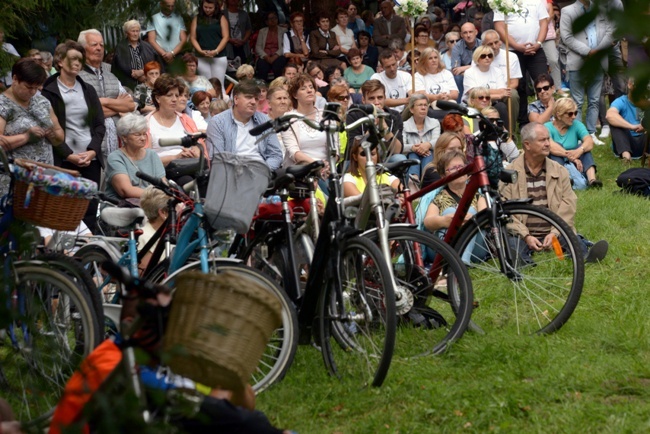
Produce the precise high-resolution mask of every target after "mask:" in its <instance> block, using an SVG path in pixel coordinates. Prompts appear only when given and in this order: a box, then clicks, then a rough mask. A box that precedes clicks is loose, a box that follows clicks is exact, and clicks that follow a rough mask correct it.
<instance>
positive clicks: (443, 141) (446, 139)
mask: <svg viewBox="0 0 650 434" xmlns="http://www.w3.org/2000/svg"><path fill="white" fill-rule="evenodd" d="M454 139H458V140H459V141H460V146H462V149H463V153H464V152H465V148H466V146H467V143H466V141H465V136H464V135H463V133H452V132H449V131H447V132H444V133H442V134H440V137H438V141H437V142H436V145H435V146H434V148H433V149H434V153H433V161H432V162H431V163H429V164H427V167H425V171H426V169H427V168H429V167H433V168H435V169H436V170H438V169H437V167H438V162H439V161H440V159H441V158H442V156H443V154H446V153H447V152H446V151H447V148H448V147H449V144H450V143H451V142H452V141H453V140H454ZM441 176H442V174H441Z"/></svg>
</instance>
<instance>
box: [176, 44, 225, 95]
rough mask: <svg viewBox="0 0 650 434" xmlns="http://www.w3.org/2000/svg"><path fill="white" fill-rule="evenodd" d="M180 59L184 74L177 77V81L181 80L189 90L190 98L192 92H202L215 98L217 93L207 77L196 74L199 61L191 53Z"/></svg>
mask: <svg viewBox="0 0 650 434" xmlns="http://www.w3.org/2000/svg"><path fill="white" fill-rule="evenodd" d="M181 59H182V60H183V62H184V63H185V74H183V75H182V76H179V79H180V80H182V81H183V83H184V84H185V85H186V86H187V87H188V89H189V90H190V97H191V96H192V95H194V92H196V91H199V90H202V91H205V92H207V93H209V94H210V95H211V96H212V97H213V98H216V97H217V93H216V92H215V91H214V88H213V87H212V83H210V80H208V77H205V76H203V75H199V74H197V73H196V67H197V65H198V62H199V59H198V58H197V57H196V56H195V55H194V54H192V53H185V54H183V57H182V58H181Z"/></svg>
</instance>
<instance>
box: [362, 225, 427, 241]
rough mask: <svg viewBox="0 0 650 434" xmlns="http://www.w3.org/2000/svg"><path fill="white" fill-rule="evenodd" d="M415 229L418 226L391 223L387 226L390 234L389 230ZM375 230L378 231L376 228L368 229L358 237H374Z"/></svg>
mask: <svg viewBox="0 0 650 434" xmlns="http://www.w3.org/2000/svg"><path fill="white" fill-rule="evenodd" d="M417 227H418V225H416V224H411V223H391V224H390V225H389V229H388V231H389V232H390V228H413V229H417ZM377 230H378V229H377V228H372V229H368V230H366V231H364V232H362V233H361V234H360V236H362V237H366V238H372V237H376V235H375V234H376V233H377Z"/></svg>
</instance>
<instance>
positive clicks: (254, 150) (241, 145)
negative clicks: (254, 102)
mask: <svg viewBox="0 0 650 434" xmlns="http://www.w3.org/2000/svg"><path fill="white" fill-rule="evenodd" d="M234 120H235V124H236V125H237V144H236V149H237V155H245V156H247V157H251V158H254V159H256V160H259V161H264V159H263V158H262V155H261V154H260V150H259V149H258V147H257V143H255V137H253V136H251V135H250V130H251V128H253V121H252V120H249V121H248V122H247V123H245V124H244V123H242V122H239V121H238V120H237V119H234Z"/></svg>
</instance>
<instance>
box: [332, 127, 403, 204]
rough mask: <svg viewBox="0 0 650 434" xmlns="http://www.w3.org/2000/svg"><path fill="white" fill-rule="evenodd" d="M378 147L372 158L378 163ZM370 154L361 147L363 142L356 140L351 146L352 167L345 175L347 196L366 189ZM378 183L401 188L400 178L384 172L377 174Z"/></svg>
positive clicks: (344, 186)
mask: <svg viewBox="0 0 650 434" xmlns="http://www.w3.org/2000/svg"><path fill="white" fill-rule="evenodd" d="M377 158H378V156H377V149H374V150H373V151H372V160H373V161H374V163H375V164H377ZM367 161H368V156H367V155H366V151H365V150H364V149H363V148H362V147H361V142H360V141H359V140H355V141H354V143H353V144H352V147H351V148H350V167H349V169H348V172H347V173H346V174H345V175H343V194H344V196H345V197H350V196H356V195H358V194H361V193H363V191H364V190H365V189H366V184H367V182H368V178H366V162H367ZM377 183H378V184H380V185H382V184H383V185H390V186H391V187H392V188H393V189H395V190H397V189H398V188H399V179H398V178H397V177H395V176H392V175H388V174H386V173H383V174H381V175H378V176H377Z"/></svg>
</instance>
